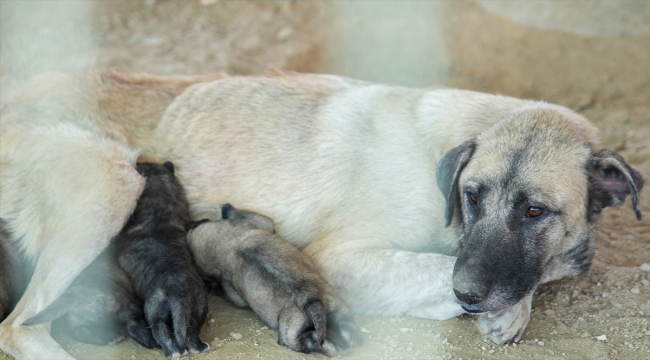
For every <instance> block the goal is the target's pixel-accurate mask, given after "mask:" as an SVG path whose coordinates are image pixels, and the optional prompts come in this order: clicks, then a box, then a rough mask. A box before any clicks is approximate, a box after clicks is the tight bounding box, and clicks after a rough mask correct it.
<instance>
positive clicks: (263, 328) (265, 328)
mask: <svg viewBox="0 0 650 360" xmlns="http://www.w3.org/2000/svg"><path fill="white" fill-rule="evenodd" d="M268 329H269V327H268V326H262V327H261V328H260V330H268Z"/></svg>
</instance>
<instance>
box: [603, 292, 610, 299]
mask: <svg viewBox="0 0 650 360" xmlns="http://www.w3.org/2000/svg"><path fill="white" fill-rule="evenodd" d="M602 297H603V299H604V298H607V297H609V293H608V292H607V291H603V295H602Z"/></svg>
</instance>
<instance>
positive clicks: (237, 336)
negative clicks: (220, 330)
mask: <svg viewBox="0 0 650 360" xmlns="http://www.w3.org/2000/svg"><path fill="white" fill-rule="evenodd" d="M230 336H231V337H232V338H233V339H235V340H241V339H242V338H243V337H244V335H242V334H240V333H236V332H231V333H230Z"/></svg>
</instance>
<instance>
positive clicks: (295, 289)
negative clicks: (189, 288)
mask: <svg viewBox="0 0 650 360" xmlns="http://www.w3.org/2000/svg"><path fill="white" fill-rule="evenodd" d="M217 218H222V219H221V220H219V219H216V221H209V220H207V219H206V220H202V221H199V222H195V223H192V224H191V226H190V227H191V229H190V232H189V235H188V243H189V246H190V250H191V252H192V254H193V256H194V259H195V261H196V263H197V265H198V267H199V269H200V270H201V271H202V272H203V273H204V274H205V276H206V277H208V279H210V278H213V279H214V278H216V279H217V280H219V281H220V282H221V286H222V288H223V290H224V291H225V293H226V295H227V296H228V297H229V298H230V300H232V302H233V303H235V305H238V306H247V305H248V306H250V307H251V308H252V309H253V311H255V313H257V314H258V315H259V316H260V317H261V318H262V320H263V321H264V322H266V323H267V324H268V325H269V326H271V327H272V328H274V329H278V331H279V339H278V344H280V345H284V346H287V347H288V348H290V349H292V350H295V351H299V352H303V353H312V352H316V353H322V354H324V355H327V356H330V357H331V356H337V355H339V354H341V353H344V352H345V351H346V350H347V349H348V347H349V344H350V342H351V341H353V342H361V336H360V334H359V332H358V330H357V328H356V326H355V325H354V322H353V320H352V317H351V316H350V315H349V311H348V309H347V307H346V306H345V305H344V304H343V302H342V301H340V300H339V298H338V297H337V296H336V295H334V294H335V293H334V291H333V289H332V288H331V287H330V286H329V285H328V284H327V282H325V280H324V279H323V278H322V277H321V276H320V275H319V274H318V272H317V270H316V268H315V267H314V265H313V264H312V262H311V260H310V259H309V258H308V257H307V256H306V255H305V254H303V253H302V252H301V251H299V250H298V249H296V248H295V247H294V246H292V245H291V244H289V243H288V242H287V241H285V240H284V239H282V238H280V237H279V236H277V235H274V232H275V231H274V225H273V221H272V220H271V219H269V218H267V217H266V216H262V215H260V214H256V213H253V212H249V211H243V210H237V209H235V208H234V207H233V206H232V205H230V204H226V205H224V206H223V207H222V209H221V216H217Z"/></svg>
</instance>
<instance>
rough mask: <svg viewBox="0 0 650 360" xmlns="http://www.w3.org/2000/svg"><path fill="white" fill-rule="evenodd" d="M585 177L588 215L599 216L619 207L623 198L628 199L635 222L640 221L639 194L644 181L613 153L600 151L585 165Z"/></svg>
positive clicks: (621, 158)
mask: <svg viewBox="0 0 650 360" xmlns="http://www.w3.org/2000/svg"><path fill="white" fill-rule="evenodd" d="M587 174H588V176H589V207H590V209H589V211H590V212H594V213H599V212H600V210H601V209H602V208H604V207H608V206H619V205H621V204H623V202H625V197H626V196H627V195H631V196H632V207H633V208H634V212H635V214H636V218H637V219H638V220H641V207H640V206H639V191H640V190H641V188H643V184H644V182H645V181H644V180H643V177H642V176H641V174H639V173H638V172H637V171H636V170H634V169H632V167H630V165H628V164H627V163H626V162H625V160H624V159H623V157H621V155H619V154H618V153H617V152H616V151H613V150H609V149H600V150H598V151H597V152H596V153H594V154H593V155H592V157H591V159H589V162H588V163H587Z"/></svg>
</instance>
